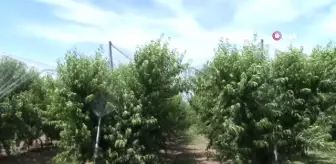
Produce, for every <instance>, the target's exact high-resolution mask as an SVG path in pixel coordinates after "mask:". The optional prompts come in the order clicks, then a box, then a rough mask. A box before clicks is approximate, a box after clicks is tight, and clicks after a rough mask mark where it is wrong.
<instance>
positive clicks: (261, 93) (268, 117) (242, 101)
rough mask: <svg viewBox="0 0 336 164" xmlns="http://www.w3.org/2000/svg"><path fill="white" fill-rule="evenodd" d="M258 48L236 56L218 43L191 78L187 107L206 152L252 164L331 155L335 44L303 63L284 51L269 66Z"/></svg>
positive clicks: (250, 46)
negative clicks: (196, 118)
mask: <svg viewBox="0 0 336 164" xmlns="http://www.w3.org/2000/svg"><path fill="white" fill-rule="evenodd" d="M257 41H258V40H257V39H255V40H254V41H251V42H249V43H246V44H245V45H244V46H243V47H242V48H241V49H238V48H236V47H234V46H232V45H231V44H229V43H228V42H221V43H220V44H219V46H218V49H217V51H216V54H215V57H214V59H213V60H212V61H210V62H209V63H207V64H206V65H205V66H204V68H203V69H202V70H201V71H200V72H199V73H197V75H196V76H195V78H194V88H193V91H194V96H193V97H192V99H191V100H190V104H191V105H192V106H193V108H194V109H195V110H196V111H197V113H198V115H199V117H200V119H201V120H202V121H201V122H202V124H201V126H202V127H203V128H202V129H203V130H202V132H203V134H205V135H206V136H207V137H208V138H209V139H210V141H211V142H210V145H209V147H212V148H215V149H216V150H217V152H218V154H219V156H220V158H221V159H222V160H224V159H226V158H228V159H234V160H235V161H237V162H238V163H253V164H254V163H255V164H261V163H263V164H268V163H284V162H288V161H290V160H291V158H292V157H293V156H297V155H298V154H299V153H300V154H299V155H304V154H305V153H307V152H308V151H307V150H310V151H313V150H314V151H317V150H319V151H329V150H331V149H335V142H334V141H332V140H331V134H332V132H331V131H332V126H333V125H334V124H335V116H336V115H335V112H336V81H335V80H336V49H335V45H333V44H332V43H330V44H328V45H327V46H326V47H316V48H315V49H314V50H313V51H312V54H310V55H309V56H308V55H306V54H304V53H303V49H302V48H301V49H297V48H294V47H290V48H289V51H287V52H278V53H277V54H276V56H275V57H274V58H273V59H272V58H269V56H268V54H267V50H265V51H264V50H262V49H261V48H260V47H261V46H260V45H259V43H258V42H257ZM264 54H265V55H264ZM334 162H335V161H334Z"/></svg>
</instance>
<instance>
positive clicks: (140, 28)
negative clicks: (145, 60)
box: [24, 0, 336, 65]
mask: <svg viewBox="0 0 336 164" xmlns="http://www.w3.org/2000/svg"><path fill="white" fill-rule="evenodd" d="M35 1H39V2H42V3H46V4H49V5H52V6H54V10H53V13H54V15H55V16H56V17H58V18H59V19H62V20H67V21H72V22H71V23H69V22H67V23H61V24H45V23H38V22H37V23H36V22H35V23H28V24H26V25H25V26H24V28H25V29H26V30H28V31H29V32H30V33H32V34H34V35H37V36H40V37H45V38H48V39H52V40H56V41H60V42H68V43H76V42H92V43H104V42H107V41H108V40H112V41H113V43H114V44H116V45H117V46H119V47H122V48H124V49H128V50H132V51H134V49H135V47H136V46H137V45H140V44H143V43H144V42H147V41H149V40H151V39H155V38H158V36H159V35H160V34H161V33H165V34H166V35H167V36H170V37H172V47H174V48H178V49H180V50H182V51H183V50H186V51H187V55H186V58H187V59H193V61H194V62H195V63H194V64H196V65H197V64H200V63H203V62H204V61H205V60H208V59H210V58H211V57H212V55H213V49H214V48H216V46H217V43H218V40H219V39H220V38H222V37H224V38H229V39H230V40H231V41H232V42H233V43H236V44H237V43H243V42H244V40H245V39H251V38H252V36H253V34H254V33H255V32H257V33H258V34H259V36H260V37H262V38H264V40H265V42H266V43H269V44H270V47H271V48H278V49H284V48H286V47H287V46H288V44H289V42H288V41H289V40H283V41H281V42H275V41H272V39H271V32H272V31H273V29H268V30H265V29H262V30H261V31H257V30H258V29H260V28H261V27H262V26H272V25H273V26H276V25H274V24H281V23H290V22H293V21H295V20H297V19H298V18H299V17H300V16H302V15H307V14H311V13H313V12H314V11H315V10H317V9H319V8H321V7H323V6H325V5H328V4H330V3H331V2H332V1H331V0H320V1H311V2H310V1H309V2H307V1H303V0H298V1H290V0H273V1H270V0H250V1H239V2H241V3H239V4H238V7H237V9H236V12H235V14H234V16H233V21H232V22H231V23H229V25H228V26H225V27H218V28H217V29H216V30H207V29H205V28H203V27H202V26H201V24H200V23H199V22H198V21H196V19H195V18H194V17H193V15H192V13H193V12H192V11H188V10H186V9H185V6H183V3H182V0H171V1H165V0H155V2H156V3H158V4H160V5H165V6H166V7H167V8H170V10H172V11H174V13H175V16H174V17H168V18H161V19H157V18H149V17H146V16H143V15H140V14H134V13H132V8H131V7H130V8H129V12H125V13H118V12H116V11H113V10H106V9H103V8H101V7H99V6H96V5H94V4H93V3H90V2H89V1H79V0H35ZM223 1H225V0H223ZM216 2H217V1H216ZM209 3H210V2H209ZM214 3H215V2H214ZM199 7H200V8H202V6H199ZM209 10H211V9H209ZM223 10H225V8H224V6H223ZM143 12H146V11H143ZM335 13H336V12H334V14H333V15H330V17H328V18H326V19H324V20H322V19H321V22H320V23H323V22H324V23H323V24H321V25H318V24H317V27H315V28H312V29H314V30H321V29H324V30H325V31H328V32H333V33H336V31H335V30H334V29H333V28H331V27H333V26H331V25H332V24H330V22H332V21H331V20H335V19H333V18H336V14H335ZM212 19H213V18H212ZM218 21H220V20H218ZM333 22H334V21H333ZM76 23H77V24H76ZM274 30H276V29H274ZM314 32H315V33H312V35H318V33H316V32H317V31H314ZM285 35H286V34H285ZM297 37H298V38H297V40H298V41H295V42H294V43H297V44H299V45H300V44H301V45H309V46H311V44H310V42H309V41H307V40H304V41H302V40H300V36H297ZM316 37H318V36H316ZM311 39H313V38H311ZM313 41H314V40H313ZM294 45H295V44H294Z"/></svg>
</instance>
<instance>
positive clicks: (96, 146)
mask: <svg viewBox="0 0 336 164" xmlns="http://www.w3.org/2000/svg"><path fill="white" fill-rule="evenodd" d="M101 119H102V117H99V119H98V129H97V136H96V144H95V151H94V160H93V164H96V160H97V158H98V151H99V146H98V144H99V137H100V123H101Z"/></svg>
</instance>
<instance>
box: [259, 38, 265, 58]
mask: <svg viewBox="0 0 336 164" xmlns="http://www.w3.org/2000/svg"><path fill="white" fill-rule="evenodd" d="M260 44H261V53H262V55H264V39H261V41H260Z"/></svg>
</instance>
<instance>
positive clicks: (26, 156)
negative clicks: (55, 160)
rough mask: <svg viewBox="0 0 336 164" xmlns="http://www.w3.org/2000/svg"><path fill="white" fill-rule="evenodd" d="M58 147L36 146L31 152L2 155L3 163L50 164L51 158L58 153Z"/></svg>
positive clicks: (0, 160)
mask: <svg viewBox="0 0 336 164" xmlns="http://www.w3.org/2000/svg"><path fill="white" fill-rule="evenodd" d="M57 151H58V150H57V148H34V149H31V150H30V151H29V152H26V153H22V154H19V155H15V156H9V157H8V156H3V157H0V163H1V164H50V163H51V158H52V157H54V156H55V155H56V153H57Z"/></svg>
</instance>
